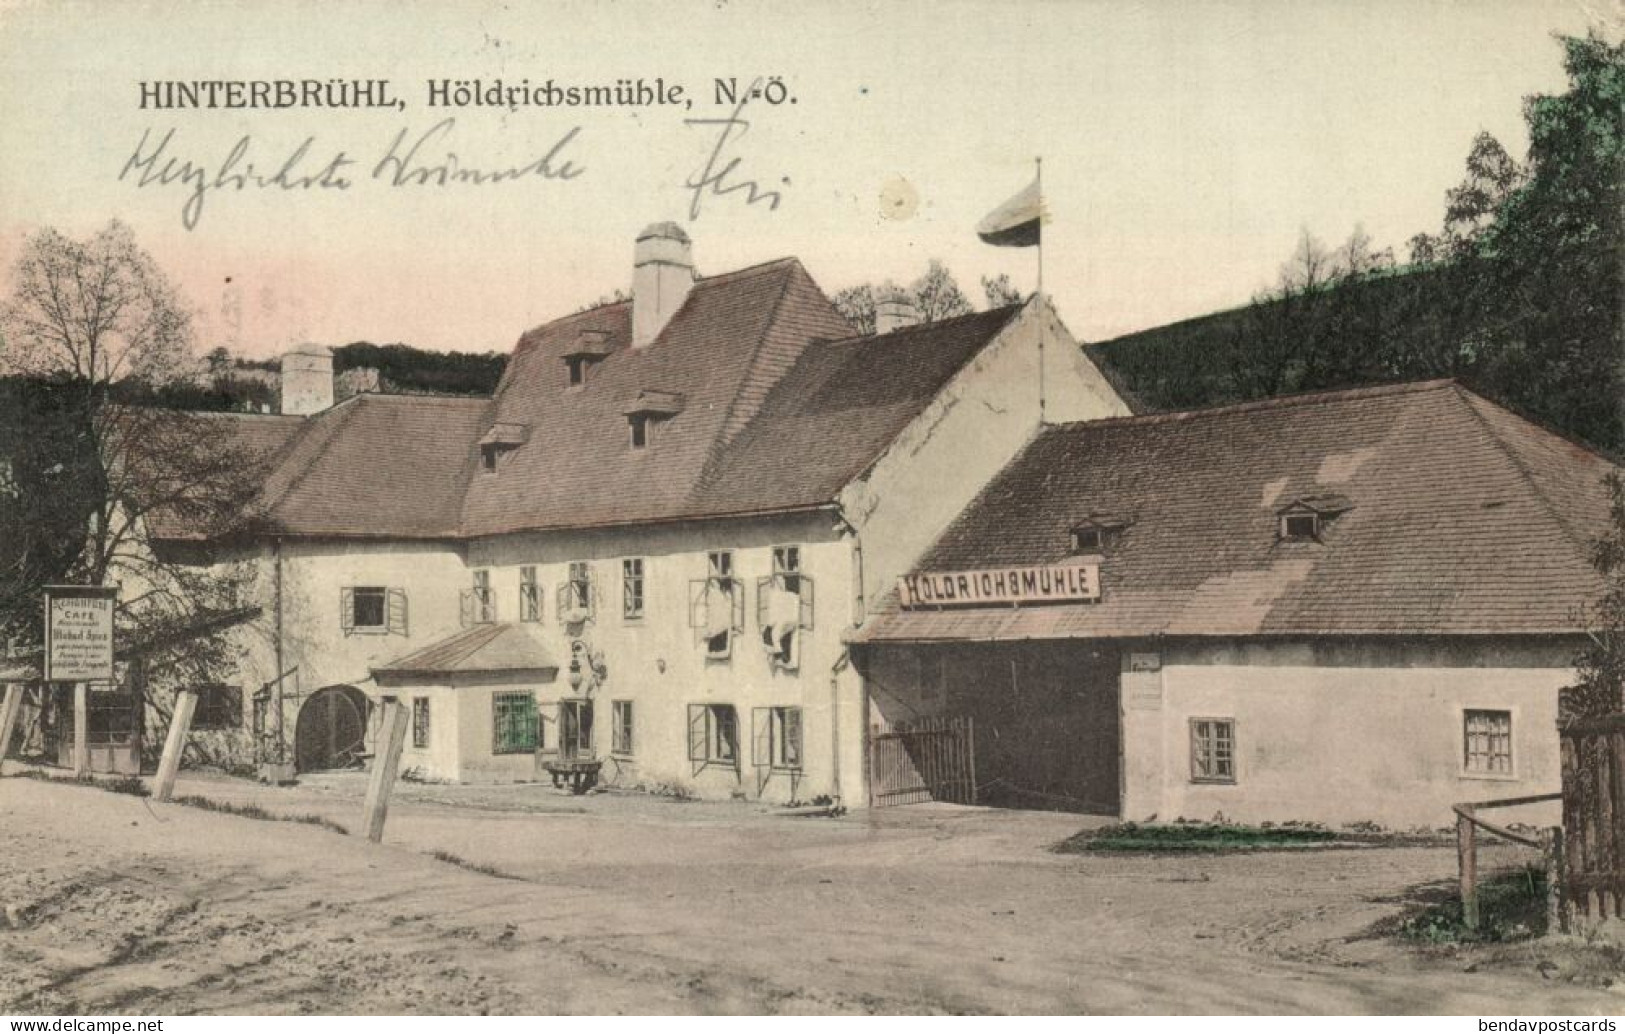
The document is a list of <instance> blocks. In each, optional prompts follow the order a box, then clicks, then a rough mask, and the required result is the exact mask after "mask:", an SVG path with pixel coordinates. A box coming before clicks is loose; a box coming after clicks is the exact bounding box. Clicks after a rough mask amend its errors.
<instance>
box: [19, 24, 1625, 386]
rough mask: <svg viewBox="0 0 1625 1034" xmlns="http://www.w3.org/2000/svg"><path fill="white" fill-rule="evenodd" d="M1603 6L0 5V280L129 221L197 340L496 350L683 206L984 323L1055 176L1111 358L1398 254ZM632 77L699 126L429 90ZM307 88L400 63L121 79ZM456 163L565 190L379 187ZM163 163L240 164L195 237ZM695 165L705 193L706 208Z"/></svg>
mask: <svg viewBox="0 0 1625 1034" xmlns="http://www.w3.org/2000/svg"><path fill="white" fill-rule="evenodd" d="M1620 13H1621V8H1620V6H1619V5H1618V3H1617V2H1616V3H1604V2H1601V0H1599V2H1596V3H1592V2H1589V0H1569V2H1562V3H1559V2H1545V0H1518V2H1512V0H1479V2H1474V3H1466V2H1441V0H1403V2H1399V0H1392V2H1389V0H1364V2H1360V3H1343V2H1314V0H1293V2H1286V0H1282V2H1264V0H1234V2H1226V0H1216V2H1200V3H1199V2H1196V0H1188V2H1162V3H1152V2H1127V0H1124V2H1097V3H1090V2H1068V3H1063V2H1052V0H1004V2H992V0H988V2H981V0H934V2H925V0H890V2H884V3H882V2H840V0H835V2H830V3H817V4H814V3H806V2H804V0H789V2H782V0H765V2H756V3H738V2H730V0H708V2H690V0H658V2H656V0H647V2H645V0H620V2H614V0H592V2H578V0H552V2H536V3H529V4H524V3H518V2H511V3H485V2H460V3H414V2H409V0H408V2H402V0H395V2H391V3H363V2H355V0H325V2H322V3H310V2H298V0H293V2H278V3H269V2H247V0H240V2H227V0H213V2H187V3H180V2H145V3H124V2H117V0H100V2H96V3H65V2H31V0H0V269H3V272H0V289H4V290H5V291H7V292H9V290H10V279H11V272H10V271H11V267H12V265H13V263H14V261H15V259H16V256H17V255H18V253H19V251H20V249H21V247H22V244H23V241H24V240H25V239H26V237H27V235H28V234H30V233H33V232H36V231H38V230H39V229H41V228H42V227H55V228H56V229H59V230H61V231H63V232H64V233H68V234H70V235H73V236H87V235H89V234H91V233H93V232H94V231H95V230H96V229H97V228H99V227H100V226H102V225H104V224H105V223H106V222H107V221H108V220H110V219H114V218H117V219H120V220H122V221H124V222H125V223H127V224H128V225H129V226H130V227H131V228H132V229H133V230H134V232H135V235H136V238H137V240H138V241H139V242H140V244H141V245H142V246H143V247H144V248H145V249H146V250H147V251H149V252H150V253H151V254H152V255H153V257H154V258H155V259H156V260H157V262H158V264H159V265H160V266H161V267H162V268H163V269H164V270H165V271H166V272H167V273H168V274H169V275H170V277H171V278H172V279H173V280H174V281H175V282H176V283H177V285H178V286H179V287H180V289H181V291H182V293H183V294H184V296H185V297H186V299H187V300H188V302H189V304H191V305H192V306H194V307H195V309H196V311H197V325H198V328H199V340H200V347H202V348H208V347H212V346H213V345H216V344H227V345H229V346H230V347H233V348H234V349H236V350H238V351H239V352H241V353H243V354H245V355H248V356H252V357H267V356H271V355H275V354H278V353H280V352H281V351H283V350H285V349H287V348H288V347H291V346H293V345H295V344H299V343H303V342H315V343H320V344H330V345H337V344H343V343H346V342H349V341H356V340H370V341H375V342H389V341H404V342H407V343H409V344H413V345H417V346H420V347H425V348H435V349H445V350H456V351H491V350H496V351H506V350H508V349H509V348H511V347H512V345H513V343H514V342H515V341H516V340H517V338H518V336H519V335H520V334H521V333H522V332H523V331H524V330H526V329H527V328H529V327H532V326H535V325H536V324H539V323H541V322H544V321H546V320H548V319H551V318H554V317H556V316H561V315H565V314H568V313H570V312H573V311H575V310H577V309H579V308H580V307H582V306H584V305H588V304H591V303H593V302H594V301H596V300H597V299H599V298H601V297H603V296H606V295H609V294H610V293H611V292H613V291H615V290H616V289H622V290H624V289H627V288H629V287H630V283H631V275H632V269H631V266H632V247H633V241H634V238H635V237H636V235H637V233H638V231H639V230H640V229H642V228H643V227H644V226H646V225H648V224H649V223H652V222H656V221H662V220H673V221H676V222H678V223H680V224H681V225H682V226H683V227H684V228H685V229H686V230H687V231H688V233H689V234H690V236H691V237H692V238H693V241H694V257H695V261H696V263H697V265H698V267H699V270H700V272H701V273H702V274H714V273H721V272H726V271H728V270H731V269H736V268H740V267H743V266H747V265H752V264H755V263H758V262H765V261H769V260H772V259H776V258H780V257H784V256H788V255H793V256H795V257H797V258H799V259H800V260H801V261H802V263H803V264H804V265H805V266H806V267H807V269H808V270H809V272H811V273H812V275H813V277H814V278H815V279H816V280H817V281H818V282H819V284H820V285H821V286H823V287H824V289H825V290H826V291H827V292H830V293H833V292H834V291H836V290H839V289H840V288H842V287H846V286H850V285H852V284H856V283H862V282H878V281H884V280H893V281H897V282H904V283H906V282H907V281H909V280H912V279H913V278H914V277H916V276H918V275H919V274H920V273H921V272H922V271H923V270H924V268H925V266H926V264H927V262H928V261H929V260H930V259H933V258H935V259H941V260H942V261H944V262H945V263H946V264H947V265H948V267H949V268H950V269H951V270H952V271H953V273H954V274H955V275H956V277H957V278H958V280H959V281H960V283H961V285H962V286H963V287H965V288H966V290H967V293H968V294H970V295H971V296H972V298H973V299H974V300H976V301H978V302H980V301H981V290H980V288H979V286H978V283H979V280H980V278H981V277H983V276H996V275H998V274H1000V273H1008V274H1009V275H1010V276H1011V278H1012V280H1013V281H1014V282H1015V283H1016V284H1017V286H1019V287H1021V288H1022V289H1024V290H1031V289H1032V288H1033V287H1034V284H1035V278H1036V260H1037V253H1036V252H1035V251H1034V250H1032V249H1008V248H994V247H990V246H987V245H985V244H982V243H981V242H980V241H979V240H978V239H977V237H976V234H975V227H976V224H977V222H978V221H979V220H980V219H981V218H982V217H983V216H984V215H986V214H987V213H988V212H989V211H991V210H992V209H993V208H995V207H996V206H998V205H999V204H1000V203H1001V202H1003V201H1004V200H1005V199H1006V198H1008V197H1009V196H1010V195H1012V194H1014V193H1016V192H1017V191H1018V190H1020V189H1021V188H1023V187H1024V186H1026V185H1027V184H1028V183H1029V182H1030V181H1031V179H1032V177H1033V175H1034V169H1035V159H1036V158H1038V157H1040V156H1041V157H1042V158H1043V190H1044V196H1045V200H1046V205H1047V207H1048V210H1049V212H1050V217H1051V221H1050V223H1049V224H1048V225H1047V226H1046V227H1045V244H1044V248H1043V263H1044V289H1045V291H1046V293H1048V294H1049V295H1051V296H1052V298H1053V299H1054V301H1055V304H1056V306H1057V308H1058V309H1059V310H1060V312H1061V315H1062V318H1063V319H1064V320H1065V321H1066V323H1067V325H1068V326H1069V327H1070V328H1071V330H1072V331H1073V333H1074V335H1075V336H1078V337H1080V338H1082V339H1086V340H1099V339H1103V338H1106V337H1111V336H1115V335H1117V334H1122V333H1127V332H1130V331H1134V330H1139V329H1143V328H1146V327H1151V326H1157V325H1160V324H1164V323H1169V322H1172V321H1175V320H1179V319H1182V318H1187V317H1191V316H1197V315H1201V314H1203V313H1207V312H1211V311H1215V310H1218V309H1224V308H1229V307H1232V306H1235V305H1238V304H1243V303H1245V302H1246V301H1247V300H1248V299H1249V298H1250V297H1251V296H1252V295H1253V294H1254V293H1255V292H1257V291H1259V290H1261V289H1263V288H1265V287H1266V286H1268V285H1269V284H1270V283H1271V282H1272V281H1273V280H1274V279H1275V276H1276V273H1277V270H1278V269H1279V267H1280V265H1281V263H1282V262H1283V261H1284V260H1285V259H1286V258H1287V256H1288V255H1289V254H1290V252H1291V251H1292V248H1293V245H1294V243H1295V242H1296V240H1297V238H1298V236H1299V234H1300V233H1301V232H1302V231H1303V230H1305V229H1307V230H1308V231H1310V232H1311V233H1313V234H1314V235H1316V236H1317V237H1319V238H1321V239H1322V240H1324V241H1325V242H1327V243H1328V244H1332V245H1335V244H1337V243H1339V242H1341V241H1342V240H1344V239H1345V238H1347V237H1348V235H1349V234H1350V233H1351V232H1352V231H1353V230H1354V228H1355V227H1356V226H1357V225H1359V226H1362V227H1363V228H1364V230H1365V231H1366V232H1367V233H1368V234H1370V236H1371V237H1372V238H1373V239H1374V240H1375V242H1376V243H1377V244H1378V245H1387V246H1392V247H1394V248H1396V249H1398V250H1399V251H1400V254H1401V257H1403V245H1404V242H1405V241H1406V240H1407V239H1408V238H1410V237H1411V236H1412V235H1414V234H1416V233H1418V232H1422V231H1433V230H1436V229H1437V228H1438V225H1439V222H1440V218H1441V216H1442V213H1443V206H1444V195H1445V191H1446V190H1447V189H1448V188H1449V187H1450V186H1452V185H1454V184H1455V183H1457V182H1459V181H1460V179H1461V177H1462V171H1463V160H1464V159H1465V157H1466V154H1467V151H1468V149H1469V147H1470V145H1471V143H1472V140H1473V137H1474V136H1475V135H1476V134H1477V133H1478V132H1480V131H1484V130H1487V131H1489V132H1490V133H1492V134H1493V135H1495V136H1496V137H1497V138H1498V139H1500V140H1501V141H1502V142H1503V143H1504V144H1505V145H1506V146H1507V147H1508V149H1509V150H1511V151H1512V152H1513V153H1514V154H1515V155H1519V156H1521V155H1522V154H1523V152H1524V150H1525V148H1526V146H1527V136H1526V134H1525V131H1524V127H1523V120H1522V99H1523V98H1524V97H1525V96H1527V95H1529V94H1532V93H1541V92H1560V91H1561V90H1563V89H1564V83H1565V80H1564V76H1563V72H1562V67H1561V51H1560V49H1559V46H1558V44H1557V42H1556V41H1555V40H1554V39H1553V33H1554V32H1562V33H1570V34H1580V33H1583V32H1584V31H1585V30H1586V28H1587V26H1589V25H1602V26H1604V29H1605V31H1606V32H1607V33H1608V34H1609V35H1610V36H1611V37H1613V36H1617V27H1618V26H1619V25H1620V24H1621V21H1620ZM638 78H642V79H643V80H644V81H645V82H646V83H649V84H651V85H653V84H654V82H655V81H656V80H662V81H663V82H664V84H665V85H666V86H667V87H668V88H669V87H670V86H673V85H681V86H682V87H683V89H684V91H685V94H684V97H685V99H686V100H688V101H691V102H692V106H685V105H684V104H681V103H679V104H676V105H663V106H660V105H656V106H640V107H566V106H560V107H547V106H523V107H519V108H516V109H509V108H502V107H485V106H467V107H455V106H439V107H435V106H431V104H430V99H431V86H430V84H431V83H435V82H440V81H443V80H450V81H452V82H453V83H455V82H458V81H472V80H479V81H481V82H482V83H484V84H486V85H487V86H489V85H491V84H493V83H494V82H495V81H497V80H501V81H502V82H503V83H504V84H505V85H514V84H517V83H519V82H521V81H522V80H527V79H528V80H529V81H530V82H531V84H532V85H536V84H540V83H544V82H546V81H548V80H552V81H553V82H554V83H555V84H556V85H559V86H565V85H602V84H613V83H615V82H616V80H619V79H633V80H636V79H638ZM758 78H761V79H762V80H763V82H764V83H765V84H768V85H771V84H772V82H773V81H774V80H776V81H777V82H778V83H779V84H782V86H783V94H782V97H781V95H780V93H779V91H778V89H777V88H773V89H769V90H768V91H767V96H766V97H764V98H761V99H749V98H748V97H747V99H746V100H745V103H744V106H743V107H739V108H737V110H736V107H735V105H734V104H732V103H728V102H725V101H719V100H718V98H717V93H716V89H715V83H716V81H717V80H729V79H732V80H735V81H737V82H738V84H739V85H740V86H741V87H746V86H748V84H750V83H752V82H753V81H755V80H756V79H758ZM304 79H314V80H320V81H323V82H327V81H330V80H345V81H349V80H374V79H387V80H389V84H390V85H389V97H390V98H391V99H398V100H399V102H400V106H399V107H395V106H391V107H389V108H348V109H330V108H311V107H293V108H285V109H270V110H267V109H252V108H230V109H228V108H216V109H212V110H209V109H204V110H175V109H155V108H153V107H150V106H149V107H148V108H147V109H145V110H143V108H142V106H141V102H142V85H141V84H142V83H143V82H149V83H151V82H162V81H172V80H183V81H192V80H246V81H253V80H304ZM775 98H778V99H780V101H781V102H780V103H776V104H775V103H771V101H772V100H773V99H775ZM729 118H737V119H739V120H742V121H743V122H745V123H748V126H744V127H741V126H739V125H737V124H736V125H733V126H728V125H725V124H722V123H724V122H725V121H726V120H727V119H729ZM446 119H451V120H453V121H452V123H451V124H450V125H449V126H448V125H445V124H444V120H446ZM437 127H438V128H437ZM725 132H726V134H727V135H726V138H723V134H724V133H725ZM166 136H167V143H165V145H164V147H163V149H162V151H161V152H160V151H158V146H157V145H158V142H159V141H161V140H165V138H166ZM420 138H423V143H422V144H421V145H420V147H419V148H418V150H417V151H416V152H414V153H413V156H412V157H411V158H410V159H404V156H405V155H406V153H407V152H408V151H409V150H410V147H411V144H412V143H413V142H415V141H418V140H419V139H420ZM397 139H399V141H400V143H399V144H397V143H396V141H397ZM143 140H145V143H143ZM307 141H308V144H307ZM301 147H303V148H304V150H303V153H302V157H299V158H298V159H297V160H296V161H295V163H294V164H293V165H292V166H290V170H289V174H288V177H287V178H288V179H290V180H294V181H298V180H299V179H300V177H310V178H311V179H312V180H319V179H321V177H320V175H319V174H321V173H322V172H323V171H324V170H325V169H326V167H327V166H328V165H329V163H331V162H332V161H334V159H336V158H337V159H341V160H340V164H339V165H338V166H337V167H336V168H335V169H334V170H333V171H332V172H331V174H330V175H329V176H328V177H327V180H328V182H329V183H333V182H334V181H336V180H342V181H344V182H345V183H346V184H347V185H346V186H343V187H340V186H337V185H330V186H325V187H324V186H319V185H313V186H310V187H294V188H287V187H284V186H281V185H278V184H277V183H275V182H272V183H270V184H269V185H266V186H249V187H246V188H243V189H233V186H232V183H231V180H230V176H229V173H232V172H242V171H244V170H245V167H246V166H247V165H248V164H253V165H254V167H255V171H256V173H257V174H258V175H260V176H261V177H263V178H266V179H270V178H271V176H272V174H273V173H274V171H275V170H276V169H278V168H279V167H281V166H283V165H284V163H286V162H288V161H289V159H290V157H292V156H294V155H296V154H299V153H300V149H301ZM234 150H235V151H237V152H238V157H237V159H236V161H235V163H232V162H230V156H231V155H232V154H233V152H234ZM154 154H157V156H158V157H157V159H156V160H154V161H150V162H146V161H145V159H151V158H153V156H154ZM391 154H393V155H395V156H396V157H399V158H403V161H402V162H400V163H396V164H391V163H390V162H389V161H388V160H387V159H388V157H389V156H390V155H391ZM451 154H455V156H456V160H457V162H458V163H460V167H461V168H464V169H479V170H495V169H502V168H515V167H519V168H523V167H525V166H528V165H533V164H534V163H536V162H538V161H539V160H541V159H543V158H544V157H547V156H549V155H551V156H552V160H551V161H550V162H549V163H548V168H549V169H550V170H551V171H553V172H554V173H555V174H556V175H555V176H553V177H552V178H548V177H543V176H539V175H527V176H524V177H520V178H515V179H512V180H510V181H506V182H498V183H487V184H483V185H473V184H469V183H462V182H453V183H449V184H446V185H420V184H415V183H412V182H406V183H401V184H396V183H395V182H394V179H395V178H396V173H398V172H402V171H404V170H408V169H412V168H419V167H424V166H438V165H441V164H444V163H445V162H446V161H447V160H448V155H451ZM171 158H172V159H174V160H175V165H174V166H172V167H171V169H172V170H174V169H179V168H180V166H181V164H182V163H183V162H185V161H191V162H193V163H194V165H195V167H196V168H198V169H200V170H204V172H205V175H206V176H207V177H209V178H215V177H220V176H221V172H222V169H223V168H225V169H226V172H227V173H228V175H227V176H226V177H224V178H225V179H226V180H227V182H226V183H225V185H223V186H220V187H217V188H214V189H206V190H205V191H204V197H203V201H202V206H201V208H200V209H198V210H196V211H194V212H192V213H191V214H192V215H194V216H195V219H189V218H188V215H187V211H186V209H185V205H186V202H187V200H188V197H189V196H190V194H191V193H192V191H191V188H190V187H189V186H188V185H187V184H186V183H185V182H180V181H176V182H171V183H168V184H165V183H162V182H148V183H146V184H144V185H143V184H142V183H141V180H142V178H143V176H146V177H147V178H149V179H156V178H157V177H156V174H157V173H158V172H160V171H161V170H162V165H163V162H164V161H165V160H168V159H171ZM708 169H709V173H710V174H711V175H714V174H716V173H718V172H721V173H723V178H722V179H721V180H718V181H715V182H713V183H712V184H711V186H710V187H708V188H707V187H702V189H700V190H699V191H698V192H696V190H695V189H694V187H693V184H695V183H696V182H701V181H704V180H706V179H707V178H708V172H707V170H708ZM746 183H752V184H755V188H756V192H757V194H758V198H757V200H756V201H755V202H752V201H750V200H749V195H750V193H751V190H750V189H749V188H746V187H744V186H743V185H744V184H746ZM722 187H739V188H740V189H736V190H729V191H727V192H720V191H719V190H718V189H717V188H722ZM768 192H772V193H768ZM188 222H191V223H192V225H191V226H188V225H187V223H188ZM233 312H235V313H236V315H232V314H231V313H233Z"/></svg>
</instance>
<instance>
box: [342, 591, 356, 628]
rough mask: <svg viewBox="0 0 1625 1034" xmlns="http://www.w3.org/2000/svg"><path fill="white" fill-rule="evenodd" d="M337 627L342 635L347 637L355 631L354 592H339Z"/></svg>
mask: <svg viewBox="0 0 1625 1034" xmlns="http://www.w3.org/2000/svg"><path fill="white" fill-rule="evenodd" d="M339 627H340V628H342V629H344V634H345V635H349V634H350V633H352V632H354V631H355V590H354V589H340V590H339Z"/></svg>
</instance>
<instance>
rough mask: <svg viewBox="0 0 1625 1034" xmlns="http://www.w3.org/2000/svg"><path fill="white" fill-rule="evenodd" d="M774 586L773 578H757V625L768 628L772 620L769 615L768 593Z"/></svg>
mask: <svg viewBox="0 0 1625 1034" xmlns="http://www.w3.org/2000/svg"><path fill="white" fill-rule="evenodd" d="M772 588H773V579H772V578H758V579H756V627H757V628H762V629H765V628H768V627H769V626H770V625H771V622H770V621H769V620H768V617H767V601H768V593H769V591H770V590H771V589H772Z"/></svg>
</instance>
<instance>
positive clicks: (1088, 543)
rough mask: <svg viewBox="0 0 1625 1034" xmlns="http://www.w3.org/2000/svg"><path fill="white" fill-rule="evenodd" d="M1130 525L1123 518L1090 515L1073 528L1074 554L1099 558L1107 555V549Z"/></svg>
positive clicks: (1072, 544)
mask: <svg viewBox="0 0 1625 1034" xmlns="http://www.w3.org/2000/svg"><path fill="white" fill-rule="evenodd" d="M1128 523H1129V522H1128V520H1127V519H1126V518H1123V517H1114V516H1110V515H1107V514H1100V513H1095V514H1090V515H1089V516H1088V517H1086V518H1084V519H1083V520H1081V521H1079V522H1078V523H1077V524H1074V525H1073V526H1072V542H1071V547H1072V554H1073V555H1074V556H1099V555H1101V554H1103V553H1105V552H1106V547H1107V546H1109V545H1110V544H1111V543H1112V542H1113V540H1115V539H1116V537H1117V534H1118V533H1119V532H1121V531H1122V530H1123V529H1124V528H1126V527H1128Z"/></svg>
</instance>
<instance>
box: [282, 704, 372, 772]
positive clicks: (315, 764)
mask: <svg viewBox="0 0 1625 1034" xmlns="http://www.w3.org/2000/svg"><path fill="white" fill-rule="evenodd" d="M366 736H367V696H366V694H365V693H363V692H361V691H360V690H359V689H356V688H355V687H354V686H328V687H327V688H325V689H318V690H317V691H316V692H315V693H312V694H311V696H310V699H308V700H306V701H305V703H304V705H303V706H302V707H300V708H299V720H298V722H297V723H296V724H295V725H294V733H293V745H294V763H295V765H296V766H297V770H298V771H300V772H321V771H325V770H327V769H333V768H349V767H350V766H351V765H354V764H355V763H356V761H357V760H359V759H360V757H361V754H362V753H363V752H364V750H365V749H366V746H365V745H366Z"/></svg>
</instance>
